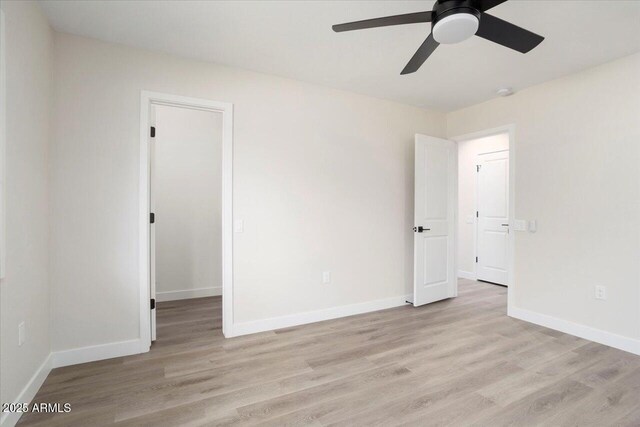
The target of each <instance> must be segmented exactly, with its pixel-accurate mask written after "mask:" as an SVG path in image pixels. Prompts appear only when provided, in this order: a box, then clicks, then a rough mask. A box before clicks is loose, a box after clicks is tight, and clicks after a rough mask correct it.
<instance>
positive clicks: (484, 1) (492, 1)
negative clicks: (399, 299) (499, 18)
mask: <svg viewBox="0 0 640 427" xmlns="http://www.w3.org/2000/svg"><path fill="white" fill-rule="evenodd" d="M506 1H507V0H478V6H480V7H479V9H480V11H481V12H486V11H487V10H489V9H491V8H492V7H496V6H497V5H499V4H502V3H504V2H506Z"/></svg>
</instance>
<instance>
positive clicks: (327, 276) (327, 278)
mask: <svg viewBox="0 0 640 427" xmlns="http://www.w3.org/2000/svg"><path fill="white" fill-rule="evenodd" d="M322 283H323V284H325V285H327V284H329V283H331V272H330V271H323V272H322Z"/></svg>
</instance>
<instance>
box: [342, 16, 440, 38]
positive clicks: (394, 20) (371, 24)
mask: <svg viewBox="0 0 640 427" xmlns="http://www.w3.org/2000/svg"><path fill="white" fill-rule="evenodd" d="M432 15H433V12H431V11H428V12H416V13H407V14H404V15H394V16H385V17H384V18H374V19H365V20H364V21H356V22H347V23H346V24H337V25H334V26H332V27H331V28H333V31H335V32H336V33H340V32H342V31H353V30H364V29H365V28H376V27H388V26H390V25H403V24H415V23H418V22H431V16H432Z"/></svg>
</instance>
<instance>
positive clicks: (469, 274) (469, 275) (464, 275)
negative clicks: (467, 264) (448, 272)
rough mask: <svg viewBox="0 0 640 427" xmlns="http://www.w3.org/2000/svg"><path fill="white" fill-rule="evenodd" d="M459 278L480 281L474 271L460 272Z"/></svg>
mask: <svg viewBox="0 0 640 427" xmlns="http://www.w3.org/2000/svg"><path fill="white" fill-rule="evenodd" d="M458 277H459V278H460V279H469V280H478V278H477V277H476V273H474V272H472V271H463V270H458Z"/></svg>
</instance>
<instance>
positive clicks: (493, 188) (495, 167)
mask: <svg viewBox="0 0 640 427" xmlns="http://www.w3.org/2000/svg"><path fill="white" fill-rule="evenodd" d="M477 170H478V212H477V217H478V238H477V242H478V244H477V252H476V253H477V256H478V258H477V267H478V268H477V276H478V280H484V281H487V282H492V283H498V284H500V285H507V277H508V270H507V266H508V247H509V151H499V152H495V153H487V154H481V155H479V156H478V166H477Z"/></svg>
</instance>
